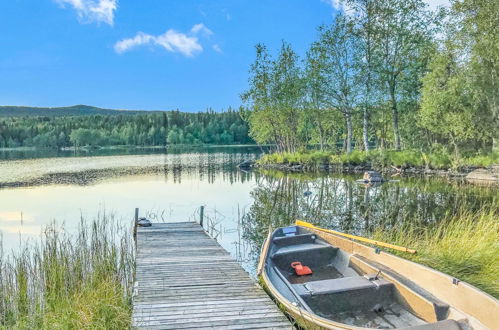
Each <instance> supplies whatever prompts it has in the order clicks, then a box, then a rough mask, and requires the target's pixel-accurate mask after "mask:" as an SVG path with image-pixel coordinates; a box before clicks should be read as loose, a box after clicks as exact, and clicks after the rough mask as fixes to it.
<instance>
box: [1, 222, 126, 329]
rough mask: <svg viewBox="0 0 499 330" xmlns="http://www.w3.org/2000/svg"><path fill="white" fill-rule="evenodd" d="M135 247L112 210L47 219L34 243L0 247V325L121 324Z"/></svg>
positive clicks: (69, 326)
mask: <svg viewBox="0 0 499 330" xmlns="http://www.w3.org/2000/svg"><path fill="white" fill-rule="evenodd" d="M134 254H135V247H134V243H133V239H132V237H131V228H127V226H123V225H119V224H118V222H116V221H115V220H114V219H113V217H112V216H110V215H106V214H103V215H100V216H99V217H98V218H97V219H96V220H93V221H91V222H86V221H84V220H83V219H82V220H81V222H80V224H79V226H78V230H77V231H76V233H74V234H70V233H68V232H67V231H66V230H64V229H63V228H60V227H57V226H56V225H55V224H52V225H50V226H48V227H46V228H45V230H44V232H43V234H42V239H41V241H40V243H38V244H34V245H33V244H31V245H26V246H25V247H24V248H23V249H22V250H21V251H19V252H17V253H14V254H13V255H9V256H6V255H5V254H3V253H0V328H2V329H125V328H129V327H130V322H131V309H132V307H131V295H132V281H133V271H134V262H135V261H134Z"/></svg>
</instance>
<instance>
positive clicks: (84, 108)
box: [0, 105, 161, 117]
mask: <svg viewBox="0 0 499 330" xmlns="http://www.w3.org/2000/svg"><path fill="white" fill-rule="evenodd" d="M152 112H161V111H145V110H113V109H102V108H97V107H92V106H89V105H73V106H71V107H59V108H37V107H19V106H8V105H7V106H0V117H25V116H43V117H63V116H90V115H136V114H146V113H152Z"/></svg>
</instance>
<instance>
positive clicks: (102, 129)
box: [0, 109, 253, 148]
mask: <svg viewBox="0 0 499 330" xmlns="http://www.w3.org/2000/svg"><path fill="white" fill-rule="evenodd" d="M118 112H119V111H118ZM166 143H168V144H248V143H253V141H252V139H251V138H250V137H249V136H248V125H247V123H246V122H245V121H244V120H243V119H242V118H241V116H240V114H239V113H238V112H235V111H232V110H230V109H229V111H226V112H213V111H208V112H204V113H183V112H180V111H171V112H153V113H150V112H146V113H145V114H135V115H115V114H113V115H85V116H70V117H64V116H63V117H61V116H53V117H8V118H4V119H2V120H0V148H2V147H7V148H13V147H52V148H56V147H57V148H63V147H71V146H75V147H84V146H114V145H136V146H162V145H165V144H166Z"/></svg>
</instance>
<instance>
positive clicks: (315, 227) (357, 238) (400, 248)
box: [295, 220, 416, 254]
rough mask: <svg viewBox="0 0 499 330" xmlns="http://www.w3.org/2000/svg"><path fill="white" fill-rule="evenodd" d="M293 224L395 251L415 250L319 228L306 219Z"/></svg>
mask: <svg viewBox="0 0 499 330" xmlns="http://www.w3.org/2000/svg"><path fill="white" fill-rule="evenodd" d="M295 225H297V226H300V227H306V228H312V229H315V230H320V231H324V232H326V233H331V234H335V235H339V236H343V237H347V238H350V239H354V240H357V241H361V242H365V243H369V244H374V245H377V246H382V247H386V248H389V249H393V250H397V251H402V252H407V253H413V254H414V253H416V250H413V249H409V248H406V247H403V246H398V245H394V244H390V243H385V242H380V241H376V240H373V239H369V238H365V237H362V236H355V235H350V234H345V233H342V232H340V231H336V230H331V229H324V228H320V227H317V226H314V225H313V224H311V223H309V222H306V221H301V220H296V222H295Z"/></svg>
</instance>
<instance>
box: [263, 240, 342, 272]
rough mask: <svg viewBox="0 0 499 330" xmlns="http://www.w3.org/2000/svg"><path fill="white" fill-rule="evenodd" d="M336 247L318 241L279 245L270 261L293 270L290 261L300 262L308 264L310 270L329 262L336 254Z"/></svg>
mask: <svg viewBox="0 0 499 330" xmlns="http://www.w3.org/2000/svg"><path fill="white" fill-rule="evenodd" d="M337 252H338V248H335V247H332V246H331V245H326V244H318V243H305V244H297V245H290V246H283V247H280V248H279V249H278V250H277V251H276V252H275V253H274V254H273V255H272V261H274V263H275V264H276V266H277V267H279V269H281V270H284V271H287V272H293V273H294V270H293V269H292V268H291V263H292V262H295V261H299V262H301V263H302V264H303V265H304V266H309V267H310V268H312V271H313V270H314V268H315V267H321V266H323V265H327V264H330V263H331V262H332V260H333V258H334V257H335V256H336V253H337Z"/></svg>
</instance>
